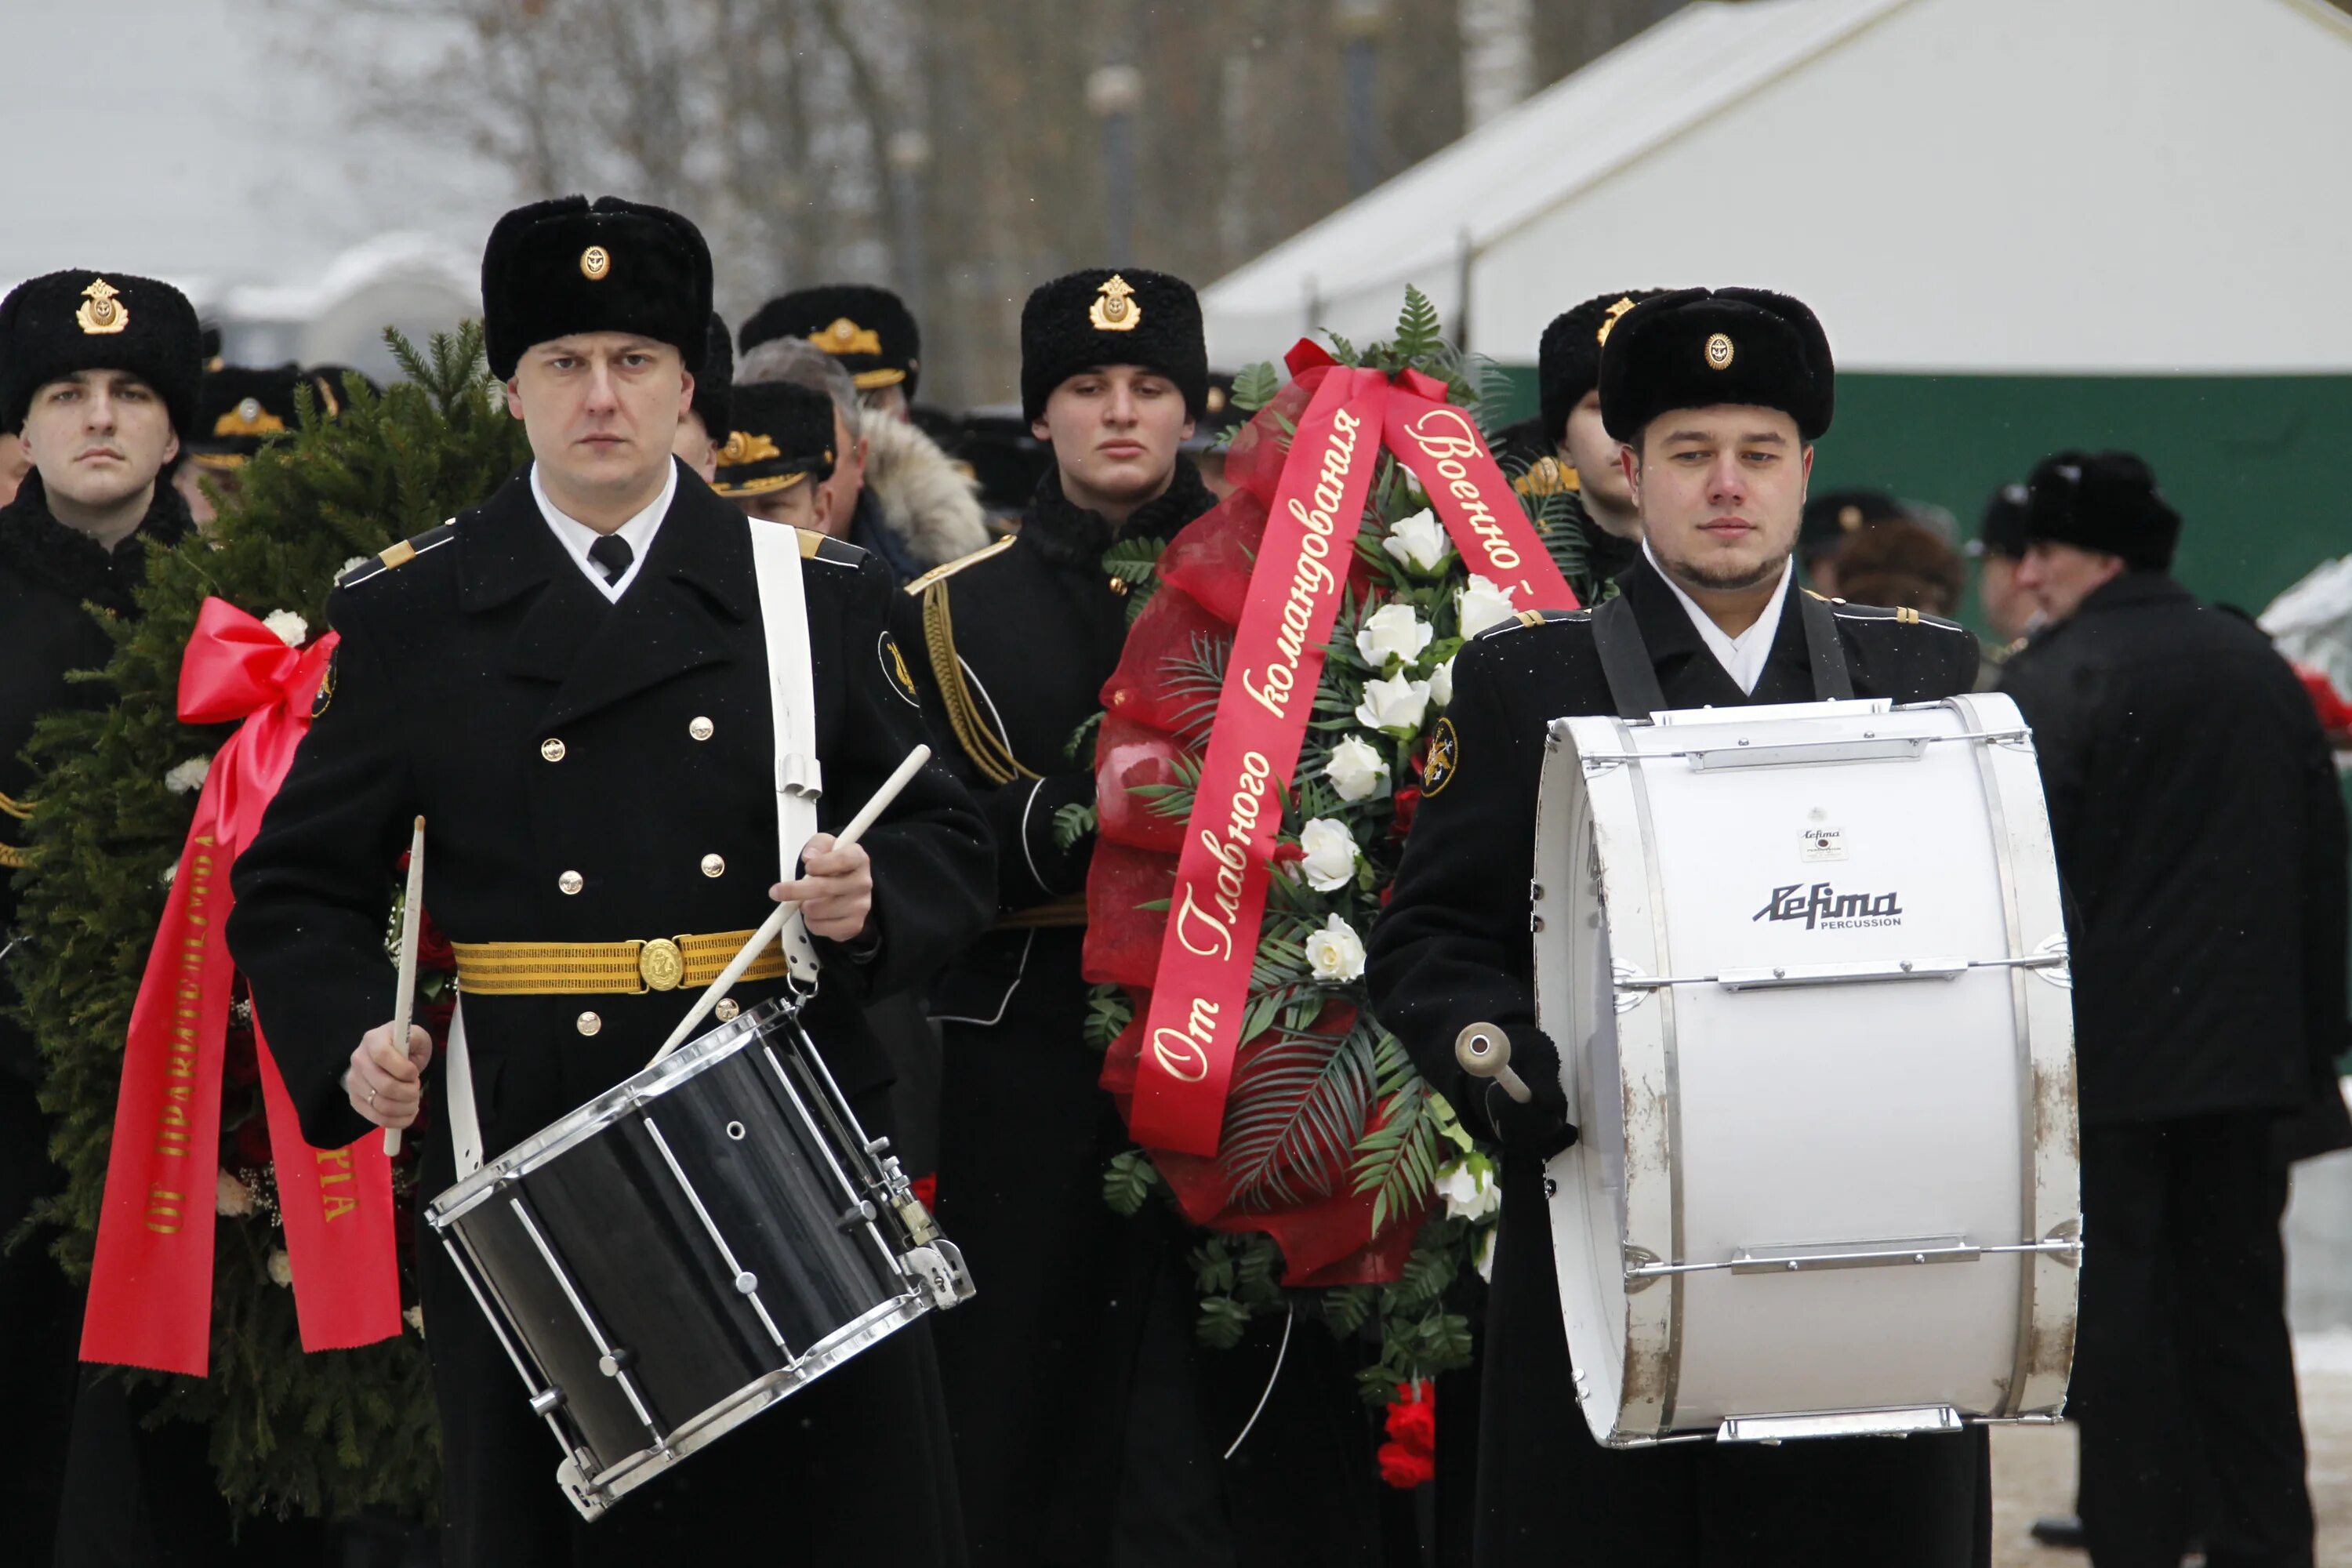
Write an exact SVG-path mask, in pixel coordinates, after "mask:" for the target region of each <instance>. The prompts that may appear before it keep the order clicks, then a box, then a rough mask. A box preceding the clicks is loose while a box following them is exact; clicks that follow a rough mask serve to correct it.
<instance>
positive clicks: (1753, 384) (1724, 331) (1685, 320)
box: [1601, 289, 1837, 444]
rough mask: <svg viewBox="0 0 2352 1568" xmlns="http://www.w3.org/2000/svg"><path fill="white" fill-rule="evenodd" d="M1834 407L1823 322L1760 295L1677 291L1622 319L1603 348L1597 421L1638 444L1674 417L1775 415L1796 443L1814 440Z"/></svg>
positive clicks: (1783, 298) (1793, 303)
mask: <svg viewBox="0 0 2352 1568" xmlns="http://www.w3.org/2000/svg"><path fill="white" fill-rule="evenodd" d="M1836 399H1837V367H1836V364H1835V363H1834V362H1833V361H1832V359H1831V357H1830V341H1829V338H1828V337H1827V335H1826V334H1824V333H1823V332H1822V324H1821V322H1820V321H1818V320H1816V319H1815V318H1814V315H1813V313H1812V311H1811V310H1807V309H1806V308H1805V306H1804V305H1803V303H1802V302H1801V301H1799V300H1792V299H1790V298H1789V296H1788V295H1786V294H1774V293H1770V292H1769V291H1767V290H1765V289H1676V290H1675V291H1674V292H1673V293H1671V294H1658V295H1654V296H1652V297H1651V298H1650V299H1647V300H1643V301H1642V302H1641V303H1639V304H1637V305H1635V306H1634V307H1633V309H1632V310H1628V311H1626V312H1625V313H1624V314H1623V315H1622V316H1620V317H1618V318H1617V324H1616V326H1615V327H1613V328H1612V329H1611V331H1610V333H1609V341H1608V342H1605V343H1603V344H1602V345H1601V420H1602V422H1603V423H1604V424H1606V425H1607V426H1608V427H1609V434H1611V435H1612V436H1614V437H1617V439H1619V440H1620V441H1623V442H1626V443H1628V444H1633V443H1636V442H1639V441H1640V440H1641V438H1642V432H1643V431H1644V430H1646V429H1648V428H1649V426H1650V421H1651V420H1653V419H1655V418H1656V417H1657V416H1659V415H1661V414H1664V413H1666V412H1667V411H1668V410H1670V409H1675V408H1711V407H1713V406H1715V405H1717V404H1722V403H1738V404H1747V405H1752V406H1755V407H1759V408H1777V409H1779V410H1780V411H1781V412H1782V413H1784V414H1786V415H1788V416H1789V417H1790V418H1791V419H1794V420H1795V421H1796V422H1797V434H1798V435H1800V436H1801V437H1803V438H1804V439H1806V440H1808V441H1817V440H1819V439H1821V437H1822V434H1823V432H1825V431H1827V430H1828V429H1829V427H1830V416H1831V414H1832V411H1833V410H1834V408H1835V405H1836Z"/></svg>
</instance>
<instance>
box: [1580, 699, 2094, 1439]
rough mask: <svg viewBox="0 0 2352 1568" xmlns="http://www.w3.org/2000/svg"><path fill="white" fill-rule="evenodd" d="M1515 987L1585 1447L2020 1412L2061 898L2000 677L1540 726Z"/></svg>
mask: <svg viewBox="0 0 2352 1568" xmlns="http://www.w3.org/2000/svg"><path fill="white" fill-rule="evenodd" d="M1547 744H1548V755H1547V756H1546V758H1545V763H1544V773H1543V786H1542V796H1541V803H1540V806H1539V809H1538V826H1537V849H1536V871H1535V881H1536V884H1537V887H1536V891H1535V917H1536V936H1535V956H1536V980H1537V1005H1538V1016H1539V1018H1540V1019H1541V1021H1542V1024H1543V1026H1544V1028H1545V1030H1546V1032H1547V1033H1549V1035H1550V1036H1551V1037H1552V1038H1553V1039H1554V1040H1555V1041H1557V1042H1558V1043H1559V1048H1560V1053H1561V1058H1562V1078H1563V1080H1564V1081H1563V1086H1562V1087H1563V1088H1564V1089H1565V1090H1566V1092H1567V1095H1568V1099H1569V1103H1570V1106H1571V1107H1572V1108H1573V1115H1574V1119H1575V1121H1577V1123H1578V1125H1579V1127H1580V1130H1581V1138H1580V1142H1578V1143H1577V1144H1576V1145H1575V1146H1574V1147H1572V1148H1570V1149H1569V1150H1567V1151H1566V1152H1563V1153H1562V1154H1560V1155H1559V1157H1558V1158H1556V1159H1555V1160H1553V1161H1552V1162H1551V1163H1550V1165H1549V1168H1548V1172H1547V1174H1548V1176H1549V1182H1548V1187H1549V1190H1550V1192H1551V1199H1550V1219H1551V1226H1552V1238H1553V1247H1554V1253H1555V1260H1556V1262H1557V1265H1558V1268H1559V1292H1560V1305H1561V1310H1562V1314H1563V1316H1564V1317H1565V1319H1566V1329H1567V1333H1568V1339H1569V1351H1570V1360H1571V1362H1572V1363H1573V1364H1574V1366H1575V1368H1576V1373H1575V1377H1576V1395H1577V1399H1578V1401H1579V1402H1580V1405H1581V1406H1582V1408H1583V1412H1584V1417H1585V1421H1586V1423H1587V1425H1588V1426H1591V1430H1592V1433H1593V1436H1595V1437H1596V1438H1597V1439H1599V1440H1600V1441H1601V1442H1602V1443H1604V1444H1607V1445H1610V1446H1612V1447H1638V1446H1642V1445H1645V1444H1650V1443H1654V1442H1658V1441H1661V1440H1672V1439H1677V1438H1682V1437H1688V1436H1699V1437H1716V1438H1721V1439H1725V1440H1738V1439H1743V1438H1751V1439H1760V1440H1765V1441H1777V1440H1780V1439H1782V1438H1790V1437H1804V1436H1849V1435H1860V1434H1868V1433H1890V1434H1891V1433H1904V1432H1917V1431H1936V1430H1946V1429H1950V1428H1953V1427H1957V1426H1960V1425H1961V1424H1962V1423H1964V1422H1968V1421H1973V1420H1985V1419H2008V1420H2042V1421H2047V1420H2055V1419H2056V1418H2057V1415H2058V1413H2059V1411H2060V1408H2061V1406H2062V1405H2063V1401H2064V1397H2065V1389H2066V1379H2067V1374H2068V1371H2069V1367H2070V1365H2071V1363H2072V1359H2073V1346H2074V1299H2075V1277H2076V1275H2075V1271H2076V1266H2077V1264H2078V1262H2079V1258H2080V1250H2081V1246H2082V1225H2081V1218H2080V1208H2079V1198H2078V1192H2077V1181H2076V1167H2075V1107H2074V1033H2073V1014H2072V1009H2071V1005H2070V1004H2071V998H2070V994H2069V980H2068V976H2067V973H2066V969H2065V958H2066V950H2065V940H2064V931H2065V928H2064V925H2063V921H2062V919H2061V912H2060V903H2059V891H2058V878H2057V872H2056V868H2055V864H2054V861H2053V858H2052V852H2051V839H2050V826H2049V819H2048V816H2047V815H2046V813H2045V811H2044V809H2043V805H2042V789H2041V780H2040V778H2039V775H2038V773H2037V772H2036V768H2035V763H2034V757H2033V750H2032V737H2031V734H2030V731H2028V730H2027V729H2026V727H2025V725H2024V722H2023V721H2022V720H2021V718H2020V717H2019V715H2018V711H2017V709H2016V707H2015V705H2014V704H2013V703H2011V701H2010V700H2009V699H2008V698H2006V697H2000V696H1974V697H1957V698H1953V699H1950V700H1947V701H1943V702H1937V703H1926V704H1917V705H1910V706H1904V707H1895V706H1894V705H1892V704H1890V703H1887V702H1885V701H1843V702H1822V703H1804V704H1791V705H1786V706H1759V707H1753V708H1733V709H1708V710H1696V711H1688V712H1673V713H1662V714H1658V715H1656V716H1654V721H1645V722H1628V721H1623V720H1621V719H1616V718H1605V717H1604V718H1577V719H1562V720H1559V721H1554V722H1553V724H1552V725H1551V729H1550V733H1549V739H1548V742H1547Z"/></svg>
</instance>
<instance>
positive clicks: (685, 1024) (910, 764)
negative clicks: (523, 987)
mask: <svg viewBox="0 0 2352 1568" xmlns="http://www.w3.org/2000/svg"><path fill="white" fill-rule="evenodd" d="M930 760H931V749H930V748H929V746H917V747H916V748H915V749H914V750H913V751H911V752H908V753H907V758H906V761H904V762H902V763H899V764H898V767H897V768H896V769H895V770H893V771H892V773H891V774H890V776H889V777H888V778H887V779H884V780H883V781H882V787H881V788H880V789H877V790H876V791H875V792H874V798H873V799H871V800H869V801H867V802H866V804H865V805H861V806H859V807H858V808H857V815H856V816H853V817H851V818H850V819H849V824H848V826H845V827H844V828H843V829H842V830H841V832H840V833H839V834H838V835H837V836H835V838H834V841H833V847H835V848H836V849H839V848H841V847H844V846H845V845H850V844H855V843H856V842H857V841H858V839H859V838H861V837H864V836H865V833H866V829H867V828H869V827H871V826H874V823H875V819H876V818H877V817H879V816H881V815H882V814H883V812H885V811H887V810H888V809H889V805H890V803H891V802H892V801H894V800H896V799H898V792H899V791H900V790H902V789H905V788H906V787H907V784H908V782H909V781H910V780H912V779H913V778H914V776H915V775H916V774H917V773H920V772H921V771H922V767H923V764H924V763H928V762H929V761H930ZM799 908H800V905H798V904H797V903H794V902H793V901H791V900H785V901H783V902H782V903H779V904H778V905H777V906H776V907H775V909H774V910H773V911H772V912H771V913H770V914H769V916H768V918H767V919H766V920H764V921H761V922H760V929H759V930H758V931H753V932H752V933H751V941H749V942H745V943H744V944H743V945H742V946H741V947H740V948H739V949H737V950H736V953H735V956H734V957H732V958H730V959H729V960H728V961H727V967H726V968H724V969H722V970H720V971H719V978H718V979H716V980H714V981H712V982H711V983H710V984H709V988H708V989H706V990H705V991H704V992H703V993H702V994H701V995H700V996H698V997H697V998H696V999H695V1004H694V1005H693V1006H692V1007H691V1008H689V1009H688V1011H687V1015H686V1016H685V1017H683V1018H680V1019H679V1020H678V1021H677V1028H675V1029H672V1030H671V1031H670V1032H669V1038H668V1039H667V1040H664V1041H663V1042H662V1048H661V1049H659V1050H657V1051H656V1052H655V1053H654V1061H656V1062H657V1061H660V1060H662V1059H663V1058H665V1057H667V1056H668V1055H669V1054H670V1052H672V1051H674V1050H676V1049H677V1047H680V1046H682V1045H684V1044H685V1043H686V1039H687V1037H688V1036H689V1035H691V1034H693V1033H694V1031H695V1029H696V1027H697V1026H699V1025H700V1024H701V1022H702V1020H703V1019H705V1018H707V1017H709V1016H710V1010H711V1009H712V1008H713V1007H716V1006H718V1005H719V998H720V997H721V996H724V995H726V994H727V993H728V991H729V990H730V988H731V987H732V986H733V985H734V984H735V982H737V981H738V980H740V979H742V978H743V972H744V971H745V970H747V969H749V968H751V961H752V960H753V959H755V958H757V957H759V956H760V952H761V949H763V948H765V947H766V946H767V945H768V944H769V943H770V942H774V941H775V940H776V939H777V938H779V937H781V936H782V935H783V934H784V922H785V921H788V920H790V919H792V918H793V911H795V910H798V909H799ZM652 1065H653V1063H652V1062H648V1063H646V1066H648V1067H651V1066H652Z"/></svg>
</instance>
